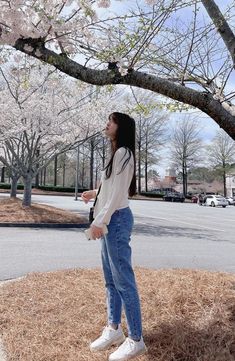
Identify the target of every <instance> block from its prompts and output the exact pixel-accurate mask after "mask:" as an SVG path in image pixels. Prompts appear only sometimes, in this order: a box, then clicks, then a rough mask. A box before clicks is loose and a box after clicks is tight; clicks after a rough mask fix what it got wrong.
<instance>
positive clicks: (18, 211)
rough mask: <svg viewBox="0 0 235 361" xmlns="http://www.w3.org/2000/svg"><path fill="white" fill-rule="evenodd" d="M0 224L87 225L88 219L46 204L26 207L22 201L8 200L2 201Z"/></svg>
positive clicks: (0, 201)
mask: <svg viewBox="0 0 235 361" xmlns="http://www.w3.org/2000/svg"><path fill="white" fill-rule="evenodd" d="M0 223H87V219H85V218H84V217H81V216H80V215H78V214H74V213H72V212H69V211H65V210H63V209H59V208H55V207H51V206H47V205H45V204H36V203H33V204H32V205H31V206H30V207H24V206H22V200H21V199H19V198H7V199H0Z"/></svg>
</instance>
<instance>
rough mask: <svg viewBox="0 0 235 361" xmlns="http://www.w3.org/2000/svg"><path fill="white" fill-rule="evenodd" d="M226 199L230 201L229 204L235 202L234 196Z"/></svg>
mask: <svg viewBox="0 0 235 361" xmlns="http://www.w3.org/2000/svg"><path fill="white" fill-rule="evenodd" d="M226 200H227V201H228V204H230V205H234V204H235V202H234V199H233V197H226Z"/></svg>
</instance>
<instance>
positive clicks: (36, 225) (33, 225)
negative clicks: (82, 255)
mask: <svg viewBox="0 0 235 361" xmlns="http://www.w3.org/2000/svg"><path fill="white" fill-rule="evenodd" d="M89 226H90V224H89V223H0V227H24V228H28V227H29V228H89Z"/></svg>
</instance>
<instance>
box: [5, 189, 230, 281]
mask: <svg viewBox="0 0 235 361" xmlns="http://www.w3.org/2000/svg"><path fill="white" fill-rule="evenodd" d="M33 201H35V202H41V203H46V204H50V205H53V206H56V207H61V208H65V209H69V210H71V211H73V212H79V213H81V214H87V212H88V209H89V205H84V204H83V202H81V201H80V200H79V201H77V202H76V201H74V198H73V197H62V196H36V195H34V196H33ZM131 208H132V210H133V212H134V215H135V228H134V233H133V238H132V248H133V264H134V265H138V266H142V267H148V268H178V267H179V268H195V269H199V268H200V269H208V270H220V271H228V272H235V237H234V234H235V221H234V220H235V207H234V206H229V207H227V208H225V209H224V208H210V207H200V206H198V205H197V204H190V203H183V204H181V203H168V202H161V201H136V200H135V201H131ZM99 252H100V244H99V241H91V242H88V241H86V239H85V237H84V234H83V230H82V229H58V230H55V229H39V228H38V229H32V228H24V229H20V228H0V280H6V279H11V278H15V277H19V276H22V275H25V274H26V273H28V272H34V271H51V270H57V269H64V268H75V267H88V268H91V267H99V266H100V256H99Z"/></svg>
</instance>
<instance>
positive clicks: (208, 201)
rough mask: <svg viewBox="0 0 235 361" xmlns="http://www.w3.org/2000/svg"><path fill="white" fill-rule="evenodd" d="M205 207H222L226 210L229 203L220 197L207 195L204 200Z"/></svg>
mask: <svg viewBox="0 0 235 361" xmlns="http://www.w3.org/2000/svg"><path fill="white" fill-rule="evenodd" d="M204 205H205V206H211V207H217V206H222V207H223V208H225V207H226V206H227V205H228V201H227V200H226V199H225V198H224V197H222V196H220V195H207V196H206V197H205V199H204Z"/></svg>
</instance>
